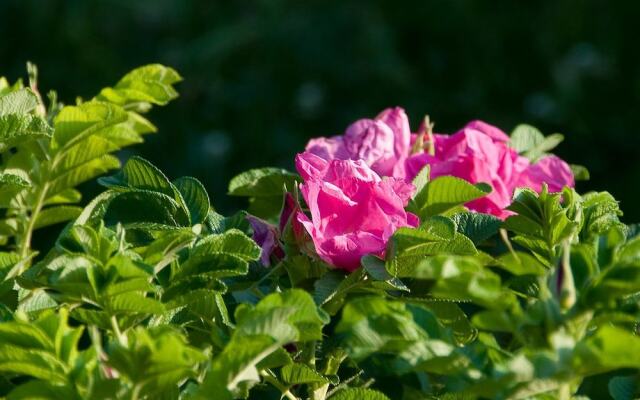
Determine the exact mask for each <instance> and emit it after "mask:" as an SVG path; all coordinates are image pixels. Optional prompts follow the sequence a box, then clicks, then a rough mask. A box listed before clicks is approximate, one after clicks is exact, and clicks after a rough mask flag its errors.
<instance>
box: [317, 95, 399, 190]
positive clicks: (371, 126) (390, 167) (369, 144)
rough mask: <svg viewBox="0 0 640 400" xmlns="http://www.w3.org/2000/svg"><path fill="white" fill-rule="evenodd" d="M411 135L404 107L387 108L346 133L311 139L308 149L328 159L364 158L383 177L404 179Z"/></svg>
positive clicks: (354, 125)
mask: <svg viewBox="0 0 640 400" xmlns="http://www.w3.org/2000/svg"><path fill="white" fill-rule="evenodd" d="M410 135H411V131H410V128H409V120H408V118H407V115H406V114H405V112H404V110H403V109H402V108H400V107H395V108H387V109H385V110H384V111H382V112H381V113H380V114H379V115H378V116H377V117H376V118H375V119H360V120H358V121H356V122H354V123H353V124H351V125H349V127H348V128H347V130H346V132H345V134H344V135H343V136H333V137H330V138H325V137H320V138H316V139H311V140H310V141H309V143H308V144H307V147H306V151H308V152H310V153H313V154H315V155H317V156H319V157H321V158H323V159H325V160H332V159H338V160H363V161H364V162H365V163H366V164H367V165H368V166H369V167H371V169H372V170H373V171H375V172H376V173H378V175H380V176H392V177H395V178H404V175H405V172H404V161H405V160H406V158H407V156H408V155H409V150H410V149H409V138H410Z"/></svg>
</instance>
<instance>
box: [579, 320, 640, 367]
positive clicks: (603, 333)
mask: <svg viewBox="0 0 640 400" xmlns="http://www.w3.org/2000/svg"><path fill="white" fill-rule="evenodd" d="M572 365H573V370H574V371H575V372H578V373H581V374H585V375H591V374H598V373H602V372H606V371H612V370H615V369H619V368H640V338H639V337H638V336H636V335H634V334H632V333H630V332H627V331H625V330H623V329H620V328H616V327H613V326H602V327H600V328H599V329H598V331H597V332H595V334H594V335H592V336H590V337H587V338H586V339H584V340H583V341H581V342H579V343H577V344H576V348H575V350H574V354H573V360H572Z"/></svg>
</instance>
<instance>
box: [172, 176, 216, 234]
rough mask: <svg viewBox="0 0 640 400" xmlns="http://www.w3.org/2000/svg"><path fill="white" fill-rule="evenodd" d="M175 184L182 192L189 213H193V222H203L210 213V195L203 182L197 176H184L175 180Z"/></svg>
mask: <svg viewBox="0 0 640 400" xmlns="http://www.w3.org/2000/svg"><path fill="white" fill-rule="evenodd" d="M173 184H174V186H175V187H176V188H177V189H178V191H180V193H181V194H182V198H183V199H184V201H185V203H186V205H187V207H188V208H189V214H190V215H191V224H193V225H195V224H203V223H204V222H205V220H206V218H207V215H208V214H209V209H210V207H211V206H210V205H209V195H208V194H207V191H206V190H205V188H204V186H202V183H200V181H198V180H197V179H195V178H191V177H183V178H179V179H176V180H175V181H174V182H173Z"/></svg>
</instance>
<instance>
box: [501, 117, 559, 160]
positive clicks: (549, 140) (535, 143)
mask: <svg viewBox="0 0 640 400" xmlns="http://www.w3.org/2000/svg"><path fill="white" fill-rule="evenodd" d="M563 140H564V136H562V135H561V134H559V133H554V134H552V135H549V136H547V137H545V136H544V135H543V134H542V132H540V131H539V130H538V129H537V128H535V127H533V126H531V125H527V124H520V125H518V126H516V127H515V129H514V130H513V132H512V133H511V140H510V141H509V145H510V146H511V147H512V148H513V149H514V150H515V151H517V152H518V153H520V154H522V155H524V156H525V157H527V158H528V159H529V160H531V161H532V162H535V161H536V160H538V159H540V158H541V157H542V156H544V155H546V154H547V152H548V151H551V150H553V149H554V148H555V147H556V146H557V145H558V144H560V143H561V142H562V141H563Z"/></svg>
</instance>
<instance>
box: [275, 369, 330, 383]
mask: <svg viewBox="0 0 640 400" xmlns="http://www.w3.org/2000/svg"><path fill="white" fill-rule="evenodd" d="M280 376H281V377H282V381H283V382H284V383H286V384H288V385H300V384H303V383H329V380H328V379H327V378H325V377H324V376H322V375H321V374H319V373H318V372H316V371H315V370H314V369H312V368H310V367H309V366H307V365H306V364H289V365H285V366H284V367H282V369H281V370H280Z"/></svg>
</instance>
